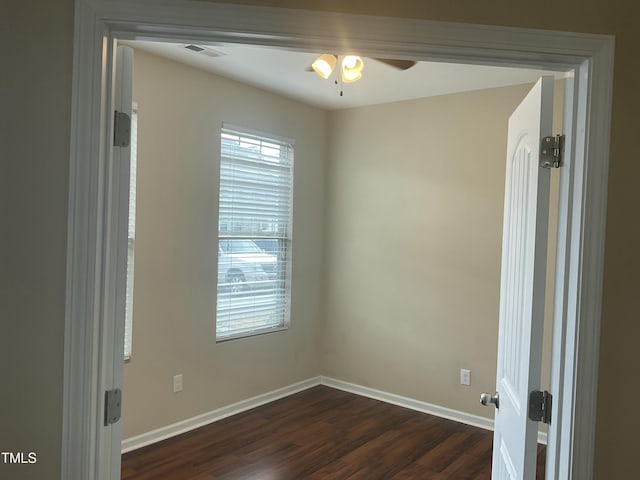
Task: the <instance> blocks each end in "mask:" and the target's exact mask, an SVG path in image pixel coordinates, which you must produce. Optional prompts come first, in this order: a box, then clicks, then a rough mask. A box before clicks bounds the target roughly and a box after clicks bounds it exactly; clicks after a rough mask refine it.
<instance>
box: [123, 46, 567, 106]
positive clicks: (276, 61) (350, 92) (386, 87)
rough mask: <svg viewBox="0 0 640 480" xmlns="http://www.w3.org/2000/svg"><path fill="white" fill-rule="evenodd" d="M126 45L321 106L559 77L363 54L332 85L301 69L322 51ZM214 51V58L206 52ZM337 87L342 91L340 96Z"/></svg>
mask: <svg viewBox="0 0 640 480" xmlns="http://www.w3.org/2000/svg"><path fill="white" fill-rule="evenodd" d="M126 43H128V44H129V45H132V46H134V47H136V48H140V49H142V50H146V51H149V52H151V53H154V54H156V55H160V56H163V57H166V58H170V59H172V60H176V61H178V62H181V63H184V64H187V65H191V66H193V67H197V68H201V69H203V70H207V71H209V72H212V73H215V74H218V75H221V76H224V77H228V78H231V79H234V80H237V81H240V82H243V83H247V84H249V85H253V86H256V87H259V88H263V89H265V90H269V91H272V92H275V93H278V94H280V95H283V96H286V97H290V98H293V99H295V100H298V101H301V102H304V103H307V104H310V105H314V106H317V107H321V108H325V109H327V110H336V109H341V108H352V107H360V106H365V105H375V104H379V103H388V102H395V101H401V100H409V99H414V98H422V97H429V96H435V95H444V94H449V93H457V92H463V91H469V90H480V89H484V88H494V87H502V86H507V85H518V84H523V83H532V82H535V81H536V80H537V79H538V78H539V77H540V76H541V75H543V74H547V75H555V76H556V77H557V78H559V77H562V76H564V74H562V73H558V72H547V71H542V70H531V69H519V68H506V67H489V66H478V65H461V64H452V63H436V62H418V63H417V64H416V65H414V66H413V67H411V68H410V69H408V70H404V71H402V70H398V69H396V68H394V67H391V66H388V65H386V64H383V63H381V62H378V61H376V60H373V59H370V58H365V59H364V69H363V72H362V78H361V79H360V80H359V81H357V82H355V83H351V84H345V85H343V86H341V85H335V84H334V76H335V73H334V76H332V77H330V79H329V80H325V79H323V78H321V77H320V76H318V75H317V74H316V73H314V72H312V71H311V72H309V71H307V69H308V67H309V66H310V65H311V63H312V62H313V60H315V58H316V57H317V56H318V55H319V54H320V53H323V52H310V53H306V52H296V51H290V50H283V49H275V48H266V47H259V46H248V45H231V44H224V45H219V44H216V45H202V44H200V45H199V46H201V47H203V48H205V51H204V52H199V53H196V52H193V51H191V50H188V49H186V48H185V46H186V44H177V43H160V42H148V41H133V42H126ZM216 54H219V56H212V55H216ZM341 89H342V90H343V92H344V93H343V95H342V96H340V90H341Z"/></svg>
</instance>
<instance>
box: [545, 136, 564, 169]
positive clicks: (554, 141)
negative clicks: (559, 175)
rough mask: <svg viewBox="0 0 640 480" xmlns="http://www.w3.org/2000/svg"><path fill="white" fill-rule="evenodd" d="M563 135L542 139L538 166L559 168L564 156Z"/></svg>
mask: <svg viewBox="0 0 640 480" xmlns="http://www.w3.org/2000/svg"><path fill="white" fill-rule="evenodd" d="M564 140H565V136H564V135H556V136H550V137H544V138H543V139H542V143H541V145H540V166H541V167H542V168H560V166H561V165H562V160H563V154H564Z"/></svg>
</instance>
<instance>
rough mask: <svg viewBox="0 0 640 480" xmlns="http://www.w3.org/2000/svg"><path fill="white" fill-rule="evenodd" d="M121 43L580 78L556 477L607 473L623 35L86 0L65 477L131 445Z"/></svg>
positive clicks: (561, 290) (103, 470) (573, 96)
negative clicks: (120, 385)
mask: <svg viewBox="0 0 640 480" xmlns="http://www.w3.org/2000/svg"><path fill="white" fill-rule="evenodd" d="M345 25H348V26H349V34H348V37H346V36H345V28H344V26H345ZM309 32H313V33H312V34H309ZM372 32H374V33H372ZM117 39H121V40H127V39H128V40H133V39H171V40H178V41H179V40H180V39H189V41H192V42H197V41H220V42H224V41H226V42H237V43H251V44H262V45H270V46H276V47H287V48H290V49H298V50H307V51H344V50H348V49H350V48H353V49H356V50H357V51H358V52H359V53H361V54H363V55H365V56H373V57H383V58H394V57H399V58H411V59H415V60H432V61H450V62H459V63H469V64H483V65H500V66H515V67H533V68H543V69H549V70H572V71H573V73H574V75H573V77H572V78H570V79H568V80H567V82H566V83H567V90H566V94H565V115H564V133H565V134H566V135H567V142H566V150H565V154H566V160H565V165H564V166H563V167H562V170H561V174H560V199H559V201H560V204H559V216H558V247H557V248H558V253H557V261H556V278H557V281H556V287H555V305H554V322H553V345H552V362H551V363H552V375H551V390H552V393H553V394H554V408H555V413H554V419H553V423H552V424H551V426H550V429H549V435H548V446H547V479H558V480H560V479H580V480H589V479H592V478H593V460H592V459H593V452H594V443H595V414H596V397H597V374H598V352H599V337H600V317H601V297H602V277H603V256H604V237H605V235H604V234H605V215H606V194H607V178H608V176H607V173H608V162H609V135H610V134H609V131H610V122H611V100H612V84H613V52H614V38H613V37H612V36H604V35H592V34H577V33H568V32H558V31H543V30H532V29H520V28H511V27H494V26H485V25H472V24H459V23H449V22H434V21H428V20H415V19H407V18H386V17H374V16H367V15H351V14H337V13H328V12H312V11H308V10H295V9H282V8H271V7H253V6H244V5H243V6H241V5H233V4H216V3H209V2H201V1H191V0H162V1H157V0H156V1H150V0H128V1H127V0H76V2H75V34H74V59H73V87H72V116H71V139H70V142H71V147H70V178H69V218H68V250H67V288H66V291H67V293H66V301H67V303H66V318H65V363H64V401H63V438H62V478H65V479H111V478H119V472H112V471H111V470H112V466H111V465H110V462H109V458H108V457H109V456H110V452H111V451H112V450H113V449H117V448H118V447H119V443H120V438H119V435H120V434H119V432H120V430H119V429H118V428H116V429H112V428H104V427H102V418H103V416H102V409H103V402H104V398H103V396H104V391H105V390H107V389H109V388H114V385H113V378H114V368H115V367H114V365H115V361H117V356H116V355H115V354H114V348H113V345H114V338H113V337H114V328H115V327H114V325H116V323H117V322H116V316H115V313H114V309H113V302H114V301H115V300H114V299H115V298H116V290H117V289H116V286H117V284H118V282H117V279H116V276H117V272H118V261H117V258H116V257H117V255H116V254H115V253H114V252H117V250H118V248H121V247H122V246H119V245H117V242H116V240H115V235H114V234H113V232H114V228H116V226H117V225H118V221H121V218H119V216H118V215H119V213H118V212H119V209H118V208H116V207H115V206H116V205H117V201H116V200H117V198H115V197H117V191H118V187H122V185H120V184H119V183H118V177H117V169H114V168H113V162H112V158H111V147H110V145H109V144H110V142H109V141H108V139H110V138H111V136H112V117H113V112H112V108H111V105H112V102H113V88H114V83H113V76H114V64H113V59H114V55H113V52H114V45H115V44H116V40H117ZM554 133H555V132H554ZM120 210H121V209H120ZM125 240H126V239H125ZM116 474H117V476H116Z"/></svg>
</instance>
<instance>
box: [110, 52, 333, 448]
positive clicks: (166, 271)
mask: <svg viewBox="0 0 640 480" xmlns="http://www.w3.org/2000/svg"><path fill="white" fill-rule="evenodd" d="M134 58H135V60H134V83H133V88H134V92H133V94H134V100H135V101H137V102H138V181H137V203H136V204H137V219H138V221H137V225H136V227H137V228H136V247H135V248H136V254H135V255H136V256H135V270H134V272H135V281H134V292H135V295H134V308H133V319H134V320H133V356H132V359H131V361H130V362H127V363H126V364H125V384H124V412H123V429H124V430H123V438H128V437H131V436H134V435H138V434H141V433H145V432H148V431H150V430H154V429H157V428H159V427H163V426H166V425H169V424H171V423H175V422H176V421H179V420H183V419H186V418H190V417H193V416H195V415H198V414H201V413H204V412H208V411H211V410H213V409H215V408H219V407H222V406H224V405H228V404H230V403H233V402H237V401H239V400H244V399H246V398H249V397H252V396H255V395H258V394H260V393H264V392H267V391H271V390H275V389H276V388H279V387H283V386H285V385H289V384H291V383H295V382H297V381H300V380H303V379H306V378H309V377H312V376H315V375H317V374H318V373H319V365H318V354H317V350H316V344H317V337H318V335H317V333H316V330H317V325H318V322H319V320H320V309H321V300H322V297H321V288H320V286H321V284H322V227H323V222H322V220H323V218H324V180H323V179H324V170H325V158H326V148H325V138H326V135H327V125H328V124H327V119H328V116H327V112H325V111H323V110H320V109H317V108H312V107H308V106H305V105H302V104H300V103H297V102H293V101H291V100H287V99H285V98H283V97H280V96H277V95H273V94H270V93H267V92H265V91H262V90H258V89H255V88H252V87H248V86H244V85H241V84H238V83H236V82H233V81H230V80H226V79H223V78H221V77H217V76H215V75H212V74H209V73H205V72H203V71H201V70H197V69H194V68H191V67H188V66H185V65H182V64H180V63H176V62H172V61H169V60H165V59H162V58H160V57H156V56H154V55H150V54H148V53H144V52H142V51H140V50H137V51H136V52H135V57H134ZM222 122H228V123H232V124H234V125H238V126H244V127H247V128H250V129H252V130H259V131H264V132H268V133H273V134H275V135H278V136H283V137H287V138H292V139H294V140H295V142H296V145H295V174H296V178H295V185H294V218H293V235H294V238H295V242H296V243H295V248H294V250H293V271H292V285H293V287H292V299H291V309H292V313H291V327H290V329H289V330H287V331H284V332H277V333H273V334H269V335H261V336H257V337H252V338H248V339H240V340H235V341H230V342H224V343H219V344H216V342H215V292H216V283H217V277H216V275H215V265H216V262H217V260H218V254H217V248H216V238H217V228H218V223H217V204H218V190H217V184H218V175H219V168H220V167H219V157H220V153H219V152H220V141H219V132H220V127H221V125H222ZM180 373H181V374H183V376H184V377H183V379H184V390H183V391H182V392H180V393H177V394H174V393H173V384H172V377H173V375H176V374H180Z"/></svg>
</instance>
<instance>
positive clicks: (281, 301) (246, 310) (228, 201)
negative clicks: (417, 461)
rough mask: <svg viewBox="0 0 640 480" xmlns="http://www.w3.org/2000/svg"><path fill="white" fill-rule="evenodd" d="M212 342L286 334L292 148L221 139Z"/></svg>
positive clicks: (228, 134) (242, 135) (229, 135)
mask: <svg viewBox="0 0 640 480" xmlns="http://www.w3.org/2000/svg"><path fill="white" fill-rule="evenodd" d="M220 140H221V156H220V207H219V219H218V292H217V293H218V295H217V298H218V302H217V311H216V339H217V340H219V341H220V340H228V339H231V338H237V337H243V336H249V335H257V334H261V333H268V332H273V331H276V330H282V329H285V328H287V327H288V326H289V313H290V299H291V221H292V192H293V143H292V142H291V141H288V140H282V139H278V138H271V137H265V136H263V135H261V134H255V133H251V132H248V131H245V130H240V129H238V128H235V127H227V126H225V127H224V128H223V129H222V133H221V138H220Z"/></svg>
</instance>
